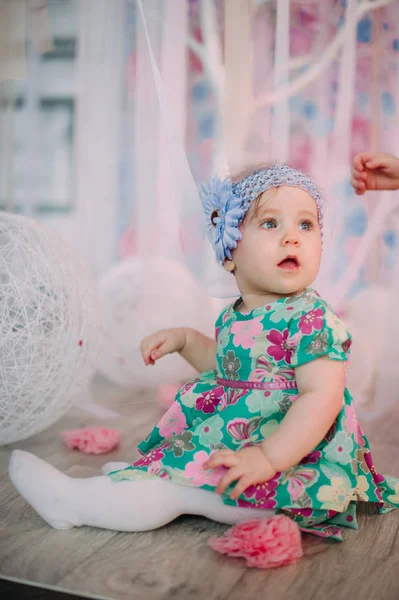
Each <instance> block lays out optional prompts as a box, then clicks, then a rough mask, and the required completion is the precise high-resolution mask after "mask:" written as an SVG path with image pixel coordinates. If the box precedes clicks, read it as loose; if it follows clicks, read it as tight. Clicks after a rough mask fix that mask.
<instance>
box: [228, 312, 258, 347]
mask: <svg viewBox="0 0 399 600" xmlns="http://www.w3.org/2000/svg"><path fill="white" fill-rule="evenodd" d="M262 330H263V327H262V323H261V317H257V318H255V319H251V320H250V321H236V322H235V323H233V325H232V327H231V333H233V334H234V336H233V344H234V346H236V347H237V346H241V347H242V348H245V349H248V348H252V347H253V346H254V344H255V339H256V336H258V335H259V334H260V333H261V332H262Z"/></svg>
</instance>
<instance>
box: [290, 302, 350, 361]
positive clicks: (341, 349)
mask: <svg viewBox="0 0 399 600" xmlns="http://www.w3.org/2000/svg"><path fill="white" fill-rule="evenodd" d="M289 336H290V340H291V343H292V347H293V349H294V352H293V354H292V356H291V366H292V367H294V368H295V367H300V366H301V365H305V364H306V363H308V362H310V361H312V360H315V359H316V358H320V357H321V356H328V357H329V358H331V359H332V360H342V361H346V360H348V355H349V348H350V345H351V341H352V338H351V335H350V333H349V332H348V331H347V330H346V328H345V326H344V324H343V323H342V321H340V319H339V318H338V317H337V316H336V315H335V314H334V312H333V311H332V310H331V309H329V308H326V307H325V306H323V305H319V306H317V305H316V306H315V307H314V308H313V309H312V310H310V311H308V312H306V313H305V314H302V315H301V316H300V317H298V318H297V319H295V318H293V319H292V321H291V323H290V325H289Z"/></svg>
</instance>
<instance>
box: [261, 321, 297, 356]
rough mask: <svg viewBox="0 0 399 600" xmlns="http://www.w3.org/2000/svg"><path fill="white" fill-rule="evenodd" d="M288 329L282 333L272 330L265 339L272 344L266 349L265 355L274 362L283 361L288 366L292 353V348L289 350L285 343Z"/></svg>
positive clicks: (287, 344)
mask: <svg viewBox="0 0 399 600" xmlns="http://www.w3.org/2000/svg"><path fill="white" fill-rule="evenodd" d="M287 338H288V329H284V331H283V332H282V333H280V331H278V330H277V329H272V330H271V331H270V333H269V335H267V336H266V339H267V340H269V342H271V343H272V345H271V346H269V347H268V349H267V353H268V354H269V356H272V357H273V358H274V359H275V360H277V361H278V360H285V362H286V363H288V364H290V362H291V356H292V354H293V352H294V348H291V347H290V345H289V343H288V342H287Z"/></svg>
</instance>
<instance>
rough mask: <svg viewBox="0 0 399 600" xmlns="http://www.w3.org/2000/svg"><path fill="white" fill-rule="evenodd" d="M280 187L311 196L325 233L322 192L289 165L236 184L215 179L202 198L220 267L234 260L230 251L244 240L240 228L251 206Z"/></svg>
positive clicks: (205, 186) (206, 220)
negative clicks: (260, 197)
mask: <svg viewBox="0 0 399 600" xmlns="http://www.w3.org/2000/svg"><path fill="white" fill-rule="evenodd" d="M281 185H287V186H289V187H297V188H301V189H302V190H305V192H308V194H310V195H311V196H312V198H313V199H314V200H315V202H316V205H317V215H318V220H319V225H320V229H322V227H323V200H322V197H321V195H320V192H319V190H318V189H317V187H316V186H315V184H314V183H313V181H312V180H311V179H309V177H307V176H306V175H304V174H303V173H301V172H300V171H297V170H296V169H293V168H292V167H289V166H288V165H274V166H273V167H269V168H267V169H259V170H258V171H255V172H254V173H251V175H248V176H247V177H244V178H243V179H241V180H240V181H238V182H237V183H232V182H231V181H230V180H229V179H224V180H221V179H219V178H218V177H214V178H213V179H211V180H210V181H209V183H207V184H203V185H202V188H201V192H200V196H201V200H202V207H203V211H204V216H205V226H206V231H207V236H208V239H209V241H210V242H211V244H212V246H213V249H214V250H215V253H216V258H217V260H218V261H219V262H220V264H223V263H224V261H225V259H226V258H228V259H229V260H231V250H232V249H233V248H236V247H237V242H239V240H241V238H242V235H241V232H240V231H239V229H238V226H239V225H240V223H241V222H242V221H243V220H244V217H245V215H246V213H247V211H248V209H249V207H250V204H251V202H253V201H254V200H255V199H256V198H258V196H260V195H261V194H263V192H266V191H267V190H270V189H271V188H276V187H279V186H281Z"/></svg>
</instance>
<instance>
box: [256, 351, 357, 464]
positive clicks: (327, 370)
mask: <svg viewBox="0 0 399 600" xmlns="http://www.w3.org/2000/svg"><path fill="white" fill-rule="evenodd" d="M345 364H346V363H345V362H342V361H338V360H331V359H330V358H328V357H326V356H323V357H321V358H318V359H316V360H313V361H311V362H309V363H307V364H305V365H302V366H301V367H297V368H296V369H295V376H296V381H297V385H298V390H299V397H298V398H297V399H296V400H295V402H294V403H293V404H292V406H291V407H290V409H289V411H288V412H287V414H286V415H285V417H284V419H283V421H282V422H281V424H280V426H279V427H278V429H276V431H274V432H273V433H272V434H271V435H270V436H269V437H268V438H267V439H266V440H264V441H263V442H262V450H263V452H264V453H265V455H266V457H267V458H268V460H269V462H270V464H271V465H273V468H274V469H275V470H276V471H278V472H282V471H285V470H286V469H289V468H290V467H293V466H295V465H297V464H298V463H299V462H300V461H301V460H302V459H303V458H304V457H305V456H306V455H307V454H309V453H310V452H311V451H312V450H313V449H314V448H315V447H316V446H317V445H318V444H319V443H320V442H321V440H322V439H323V438H324V437H325V435H326V433H327V432H328V430H329V429H330V427H331V426H332V424H333V423H334V421H335V419H336V417H337V415H338V414H339V412H340V410H341V409H342V405H343V396H344V388H345Z"/></svg>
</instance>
